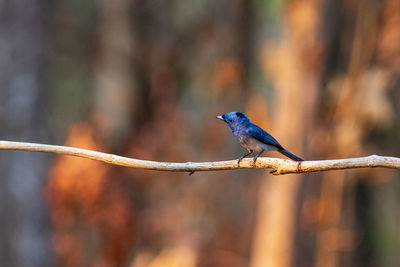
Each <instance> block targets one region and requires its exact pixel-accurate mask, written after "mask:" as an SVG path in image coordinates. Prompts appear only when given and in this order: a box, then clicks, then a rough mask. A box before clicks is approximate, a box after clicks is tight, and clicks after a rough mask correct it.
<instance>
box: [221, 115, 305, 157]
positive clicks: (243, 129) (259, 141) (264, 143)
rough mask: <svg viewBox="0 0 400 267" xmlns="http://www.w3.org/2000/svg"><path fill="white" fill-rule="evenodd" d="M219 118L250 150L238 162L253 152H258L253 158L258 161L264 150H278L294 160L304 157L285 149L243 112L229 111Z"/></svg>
mask: <svg viewBox="0 0 400 267" xmlns="http://www.w3.org/2000/svg"><path fill="white" fill-rule="evenodd" d="M217 118H218V119H221V120H223V121H225V122H226V123H227V124H228V126H229V127H230V128H231V130H232V133H233V137H234V138H235V139H236V140H237V141H238V142H239V143H240V144H241V145H242V146H243V147H245V148H246V149H247V151H248V153H247V154H245V155H243V156H241V157H240V158H239V159H238V164H239V163H240V161H241V160H242V159H243V158H244V157H246V156H248V155H250V154H251V153H253V152H256V153H257V154H256V156H255V157H254V159H253V160H254V162H256V161H257V158H258V156H260V155H261V154H262V153H263V152H264V151H271V150H275V151H278V152H280V153H282V154H283V155H285V156H287V157H289V158H291V159H292V160H295V161H303V159H301V158H299V157H298V156H296V155H294V154H292V153H290V152H289V151H287V150H286V149H284V148H283V147H282V146H281V145H280V144H279V142H278V141H276V139H275V138H273V137H272V136H271V135H270V134H269V133H267V132H266V131H264V130H263V129H261V128H260V127H258V126H257V125H255V124H253V123H251V122H250V120H249V119H248V118H247V117H246V116H245V115H244V114H243V113H241V112H229V113H226V114H224V115H222V116H217Z"/></svg>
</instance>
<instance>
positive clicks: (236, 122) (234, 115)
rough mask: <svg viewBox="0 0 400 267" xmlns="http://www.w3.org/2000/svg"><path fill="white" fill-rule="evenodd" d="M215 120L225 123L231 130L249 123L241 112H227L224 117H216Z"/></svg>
mask: <svg viewBox="0 0 400 267" xmlns="http://www.w3.org/2000/svg"><path fill="white" fill-rule="evenodd" d="M217 118H218V119H220V120H223V121H224V122H226V123H227V124H228V125H229V127H231V128H232V129H233V128H234V127H237V126H240V125H243V124H245V123H247V122H249V119H248V118H247V117H246V115H244V114H243V113H241V112H237V111H233V112H229V113H226V114H224V115H221V116H217Z"/></svg>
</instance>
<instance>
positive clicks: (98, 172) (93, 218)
mask: <svg viewBox="0 0 400 267" xmlns="http://www.w3.org/2000/svg"><path fill="white" fill-rule="evenodd" d="M66 145H68V146H74V147H80V148H86V149H92V150H99V151H101V150H102V147H101V146H100V145H99V144H98V143H97V142H96V140H95V139H94V130H93V128H92V127H91V126H89V125H88V124H84V123H78V124H76V125H74V126H73V127H72V128H71V130H70V134H69V137H68V139H67V142H66ZM109 176H111V173H110V172H109V171H108V169H107V168H106V165H104V164H103V163H100V162H97V161H92V160H86V159H80V158H75V157H68V156H62V157H60V158H59V159H58V160H57V161H56V163H55V164H54V166H53V168H52V169H51V171H50V175H49V183H48V185H47V188H46V193H47V199H48V203H49V205H50V209H51V220H52V225H53V228H54V234H53V242H54V247H55V250H56V253H57V254H58V256H59V262H60V263H61V264H62V266H86V265H88V263H89V262H90V263H93V262H97V263H98V264H100V265H101V266H117V265H120V264H121V261H122V260H124V256H125V254H126V252H127V249H128V248H129V247H128V245H130V243H131V242H132V238H131V237H132V236H133V219H134V216H133V214H132V208H131V204H130V201H129V199H128V198H127V196H126V195H124V194H123V190H121V187H122V185H121V183H120V181H119V180H113V179H111V177H109ZM87 228H90V230H92V231H93V233H91V232H89V233H90V234H88V231H87V230H88V229H87ZM85 229H86V231H85ZM84 248H85V249H84ZM83 251H92V252H93V255H82V254H81V252H83Z"/></svg>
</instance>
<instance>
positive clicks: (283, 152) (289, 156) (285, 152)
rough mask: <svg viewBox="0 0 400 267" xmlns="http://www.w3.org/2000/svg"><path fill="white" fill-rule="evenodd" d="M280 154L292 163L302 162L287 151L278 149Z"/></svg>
mask: <svg viewBox="0 0 400 267" xmlns="http://www.w3.org/2000/svg"><path fill="white" fill-rule="evenodd" d="M278 151H279V152H280V153H282V154H283V155H285V156H286V157H288V158H291V159H292V160H294V161H304V160H303V159H302V158H299V157H298V156H296V155H294V154H292V153H290V152H289V151H287V150H286V149H279V150H278Z"/></svg>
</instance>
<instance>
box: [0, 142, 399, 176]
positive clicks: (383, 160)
mask: <svg viewBox="0 0 400 267" xmlns="http://www.w3.org/2000/svg"><path fill="white" fill-rule="evenodd" d="M0 150H23V151H35V152H48V153H56V154H61V155H68V156H75V157H81V158H87V159H92V160H98V161H102V162H105V163H109V164H114V165H119V166H125V167H131V168H139V169H148V170H158V171H175V172H190V173H192V172H195V171H218V170H233V169H273V171H272V172H271V173H272V174H274V175H279V174H288V173H307V172H318V171H330V170H343V169H355V168H375V167H384V168H392V169H400V158H396V157H385V156H377V155H371V156H367V157H360V158H348V159H335V160H313V161H302V162H296V161H292V160H289V159H280V158H265V157H262V158H258V159H257V162H256V164H254V163H253V159H252V158H245V159H243V160H242V161H241V162H240V166H238V163H237V160H229V161H213V162H183V163H175V162H158V161H150V160H140V159H134V158H128V157H122V156H118V155H114V154H108V153H103V152H97V151H92V150H88V149H82V148H75V147H67V146H56V145H46V144H37V143H26V142H13V141H0Z"/></svg>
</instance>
